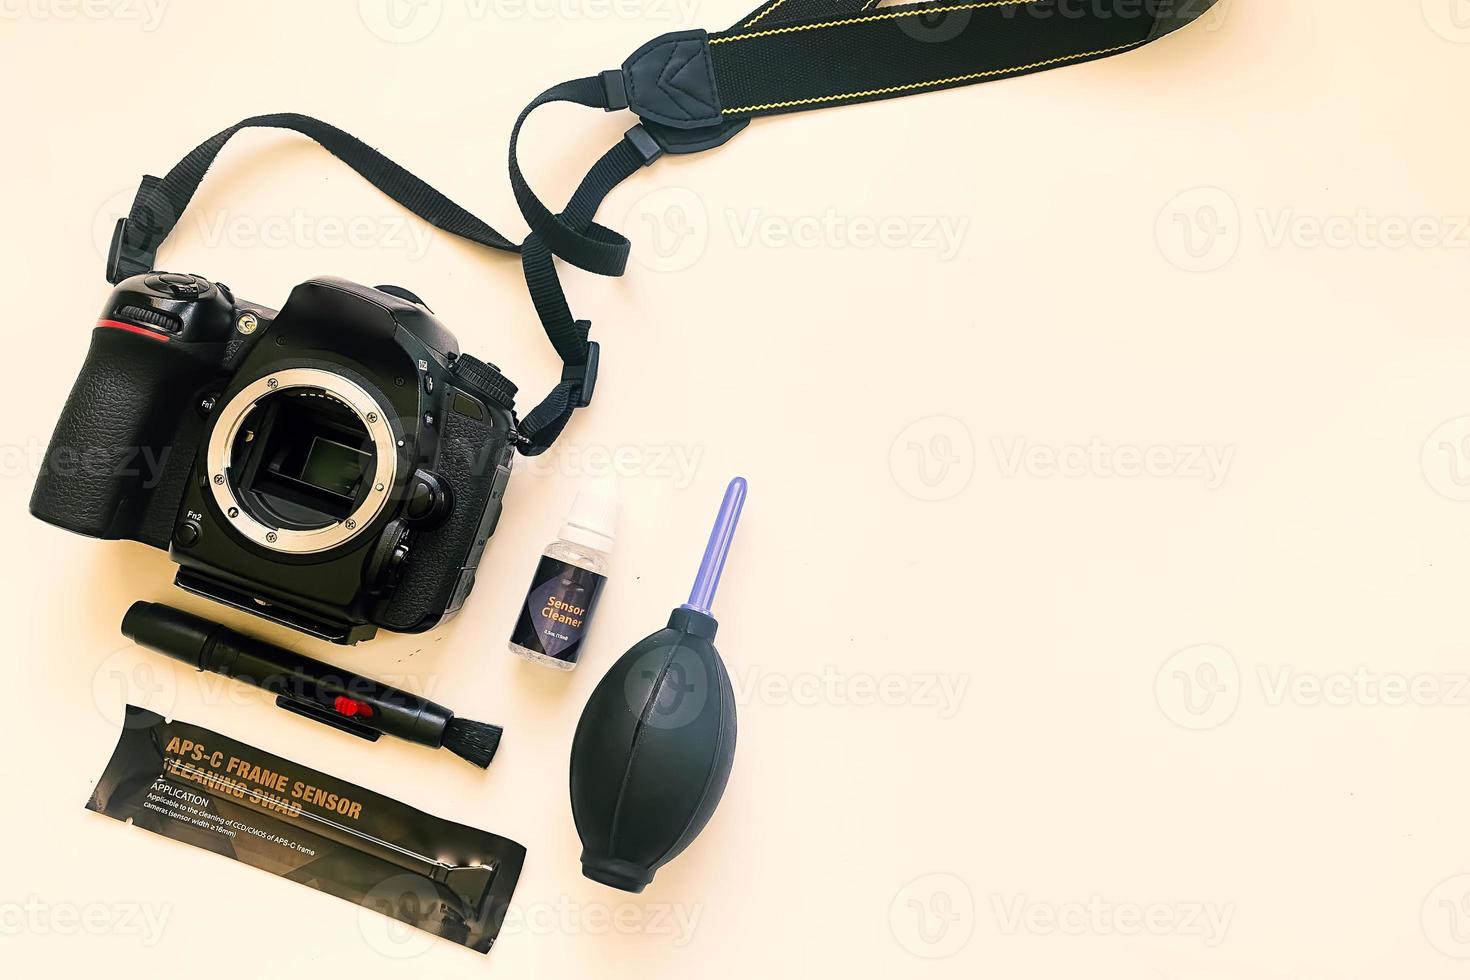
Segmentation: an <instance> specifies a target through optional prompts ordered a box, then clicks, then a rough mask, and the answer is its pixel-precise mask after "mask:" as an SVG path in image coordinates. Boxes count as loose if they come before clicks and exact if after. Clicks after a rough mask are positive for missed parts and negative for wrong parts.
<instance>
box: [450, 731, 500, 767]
mask: <svg viewBox="0 0 1470 980" xmlns="http://www.w3.org/2000/svg"><path fill="white" fill-rule="evenodd" d="M502 731H503V729H502V728H501V727H500V726H499V725H487V724H486V723H485V722H483V721H471V720H470V719H468V718H451V719H449V724H448V725H445V726H444V738H443V740H442V742H441V743H440V744H442V745H443V746H444V748H446V749H448V750H449V751H451V752H453V753H454V754H455V755H457V756H459V757H460V758H461V759H464V760H465V761H466V762H470V763H473V764H474V765H477V766H479V767H480V768H481V769H488V768H489V767H490V760H491V759H494V758H495V750H496V749H498V748H500V735H501V732H502Z"/></svg>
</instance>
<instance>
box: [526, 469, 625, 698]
mask: <svg viewBox="0 0 1470 980" xmlns="http://www.w3.org/2000/svg"><path fill="white" fill-rule="evenodd" d="M619 506H620V505H619V503H618V499H617V496H616V492H615V488H614V487H613V486H612V485H611V484H610V483H603V482H599V483H592V484H588V485H587V486H585V487H583V488H582V489H581V490H580V491H579V492H578V493H577V499H576V501H575V502H574V503H573V504H572V512H571V513H570V514H568V515H567V522H566V524H564V525H562V529H561V535H560V537H559V538H558V539H557V540H556V541H553V542H552V543H551V546H550V547H548V548H547V549H546V552H545V554H543V555H542V556H541V563H540V564H539V565H537V566H536V574H535V576H534V577H533V578H532V579H531V588H530V591H529V592H528V593H527V595H526V601H525V602H524V603H522V604H521V614H520V619H519V620H517V621H516V628H515V631H514V632H513V633H511V635H510V651H511V653H514V654H515V655H516V656H518V657H524V658H526V659H527V660H530V661H532V662H534V663H538V664H542V665H544V666H547V667H555V668H556V669H557V670H571V669H572V668H573V667H575V666H577V659H578V658H579V657H580V656H581V655H582V637H583V636H585V635H586V632H587V627H588V625H589V624H590V623H591V622H592V614H593V612H595V611H596V608H597V597H598V596H599V595H600V594H601V593H602V586H603V583H604V582H606V581H607V566H608V559H609V558H610V557H611V553H612V546H613V535H614V534H615V533H616V531H617V524H618V510H619Z"/></svg>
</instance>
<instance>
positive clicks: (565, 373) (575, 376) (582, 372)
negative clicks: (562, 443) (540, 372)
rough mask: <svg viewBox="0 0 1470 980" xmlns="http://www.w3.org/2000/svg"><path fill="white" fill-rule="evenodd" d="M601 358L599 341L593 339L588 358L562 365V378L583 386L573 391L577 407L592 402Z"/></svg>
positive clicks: (573, 400)
mask: <svg viewBox="0 0 1470 980" xmlns="http://www.w3.org/2000/svg"><path fill="white" fill-rule="evenodd" d="M584 322H585V321H584ZM600 360H601V349H600V348H599V347H598V346H597V341H595V340H591V341H588V342H587V360H586V361H585V362H584V363H582V364H565V365H563V366H562V369H561V380H562V381H563V382H564V383H565V382H568V381H570V382H573V383H578V384H580V385H581V386H582V387H581V388H580V390H578V391H575V392H573V393H572V404H573V405H574V406H575V407H577V408H586V407H587V406H588V405H591V404H592V392H593V391H595V390H596V389H597V366H598V362H599V361H600Z"/></svg>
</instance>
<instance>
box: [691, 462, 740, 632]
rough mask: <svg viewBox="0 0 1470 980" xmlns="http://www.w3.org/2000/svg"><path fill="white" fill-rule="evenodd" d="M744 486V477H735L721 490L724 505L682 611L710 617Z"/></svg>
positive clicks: (738, 516)
mask: <svg viewBox="0 0 1470 980" xmlns="http://www.w3.org/2000/svg"><path fill="white" fill-rule="evenodd" d="M747 489H748V484H747V483H746V482H745V477H743V476H737V477H736V478H735V479H733V480H731V481H730V486H729V487H727V488H726V489H725V499H724V502H722V503H721V504H720V512H719V514H717V515H716V516H715V526H714V528H713V529H712V530H711V531H710V533H709V544H707V545H705V548H704V560H702V561H701V562H700V563H699V574H698V575H696V576H695V577H694V588H693V589H692V590H691V591H690V593H689V601H688V602H686V603H684V605H683V607H682V608H684V609H693V610H694V611H695V612H700V613H704V614H705V615H706V616H708V615H710V607H712V606H713V605H714V602H715V590H716V589H718V588H719V587H720V574H721V573H722V572H724V570H725V559H726V558H728V557H729V556H730V545H731V544H732V543H733V542H734V540H735V527H736V525H738V524H739V523H740V509H741V508H742V507H744V506H745V492H746V490H747Z"/></svg>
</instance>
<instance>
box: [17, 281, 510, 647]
mask: <svg viewBox="0 0 1470 980" xmlns="http://www.w3.org/2000/svg"><path fill="white" fill-rule="evenodd" d="M515 392H516V389H515V386H514V385H512V384H511V383H510V382H509V381H508V380H506V379H505V378H504V377H503V376H502V375H501V374H500V372H499V370H498V369H496V368H495V367H494V366H493V365H490V364H487V363H485V362H483V361H480V360H478V359H476V358H474V357H472V356H470V355H468V354H462V353H460V351H459V346H458V343H457V342H456V341H455V338H454V336H453V334H451V333H450V332H449V331H448V330H447V329H446V328H445V327H444V325H443V324H441V323H440V322H439V321H438V320H437V319H436V318H435V317H434V315H433V314H432V313H431V312H430V311H429V309H428V308H427V307H426V306H425V305H424V304H423V302H422V301H421V300H419V299H418V298H417V297H416V296H414V295H413V294H412V293H409V292H407V291H406V290H403V289H400V288H397V287H392V286H383V287H379V288H376V289H374V288H369V287H366V286H359V285H356V284H354V283H350V282H346V281H344V280H340V279H331V278H321V279H313V280H310V281H309V282H306V283H303V284H302V285H300V286H297V287H296V288H295V289H294V290H293V291H292V292H291V295H290V297H289V299H288V300H287V301H286V304H285V305H284V306H283V307H282V308H281V310H280V312H279V313H277V312H276V311H274V310H271V309H269V308H267V307H264V306H260V305H257V304H253V303H248V302H243V301H238V300H236V299H235V297H234V296H233V295H232V294H231V292H230V290H229V288H228V287H227V286H224V285H223V284H221V283H214V282H210V281H209V280H207V279H203V278H201V277H199V276H193V275H180V274H175V273H159V272H150V273H147V274H143V275H136V276H133V277H131V278H129V279H126V280H124V281H122V282H121V283H120V284H119V285H118V286H117V287H116V289H115V290H114V292H113V294H112V297H111V298H110V299H109V300H108V303H107V306H106V308H105V309H104V310H103V314H102V318H101V320H100V321H99V323H98V325H97V328H96V330H95V331H94V332H93V336H92V345H91V349H90V350H89V352H88V354H87V359H86V362H85V363H84V364H83V365H82V370H81V373H80V374H79V376H78V377H77V381H76V384H75V385H74V387H73V388H72V392H71V395H70V397H69V398H68V399H67V402H66V406H65V408H64V410H63V412H62V415H61V420H60V422H59V423H58V424H57V427H56V432H55V435H53V437H52V440H51V443H50V445H49V446H48V447H47V451H46V457H45V460H44V462H43V464H42V469H41V475H40V477H39V479H38V480H37V482H36V487H35V491H34V493H33V495H32V497H31V512H32V513H33V514H35V515H36V516H37V517H39V518H40V519H42V520H44V521H47V522H48V523H51V524H55V525H57V526H59V527H63V528H66V529H68V530H71V531H75V532H78V533H80V534H84V535H87V536H89V537H95V538H108V539H130V540H135V541H141V542H143V543H144V544H148V545H151V546H153V547H156V548H164V549H167V550H168V552H169V554H170V556H171V557H172V558H173V560H174V561H176V562H177V563H178V564H179V566H180V567H179V571H178V574H177V577H176V579H175V582H176V584H177V585H179V586H180V587H181V588H184V589H186V590H188V591H190V592H194V593H197V594H199V595H204V596H207V597H209V598H211V599H214V600H217V601H219V602H223V603H226V604H229V605H231V606H235V607H237V608H240V609H244V610H246V611H249V612H251V613H255V614H257V615H260V616H264V617H266V618H268V619H271V620H274V621H276V622H279V623H282V624H285V625H288V626H291V627H293V628H295V629H298V630H301V631H303V632H306V633H310V634H312V635H314V636H317V637H320V638H322V639H327V640H331V641H334V642H337V643H356V642H358V641H359V640H364V639H369V638H371V637H372V636H373V635H374V634H375V633H376V632H377V630H378V628H380V627H381V628H384V629H388V630H392V631H395V632H403V633H415V632H422V631H424V630H428V629H432V628H433V627H434V626H436V625H438V624H439V623H441V622H442V621H443V620H444V619H446V618H447V617H449V616H451V615H452V614H453V613H455V612H456V611H457V610H458V609H459V608H460V606H461V605H462V604H463V602H464V600H465V596H466V595H467V594H468V593H469V591H470V588H471V587H472V586H473V585H474V580H475V570H476V568H477V566H478V565H479V562H480V557H481V555H482V554H483V552H484V549H485V544H486V542H487V541H488V539H489V538H490V536H491V535H492V534H493V533H494V531H495V525H496V523H497V521H498V520H499V517H500V511H501V498H502V495H503V493H504V491H505V486H506V483H507V481H508V480H509V478H510V470H511V464H512V461H513V459H514V456H515V449H516V445H517V438H518V437H517V434H516V418H515V410H514V399H515Z"/></svg>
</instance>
